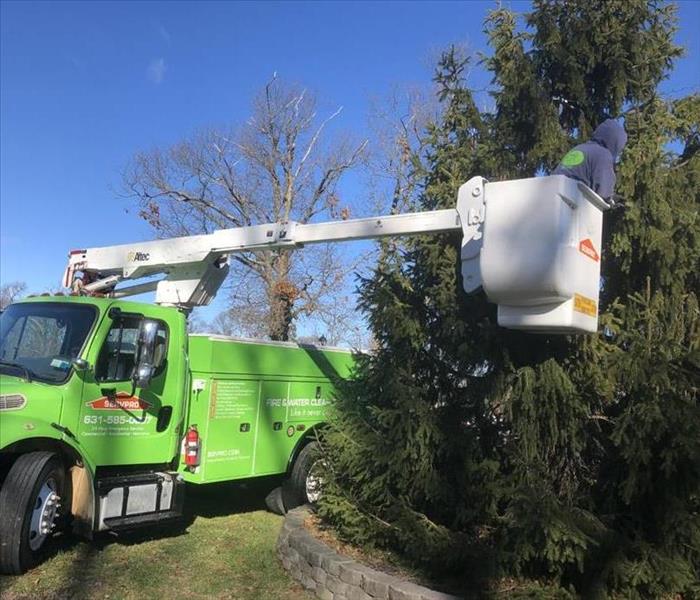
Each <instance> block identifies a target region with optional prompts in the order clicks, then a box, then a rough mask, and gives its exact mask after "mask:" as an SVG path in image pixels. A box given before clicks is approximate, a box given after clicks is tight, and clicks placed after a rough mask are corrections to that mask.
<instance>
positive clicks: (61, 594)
mask: <svg viewBox="0 0 700 600" xmlns="http://www.w3.org/2000/svg"><path fill="white" fill-rule="evenodd" d="M281 482H282V478H281V477H279V476H273V477H259V478H256V479H254V480H248V481H241V482H225V483H218V484H208V485H201V486H197V485H189V484H188V485H187V489H186V492H185V505H184V515H183V518H182V519H179V520H177V521H173V522H170V523H163V524H158V525H151V526H146V527H144V528H141V529H134V530H131V531H122V532H119V533H117V534H115V533H110V532H101V533H96V534H95V537H94V539H93V540H92V542H87V543H86V542H85V540H83V539H81V538H77V537H75V536H72V535H62V534H58V535H56V536H55V537H54V539H53V540H51V543H49V544H48V545H47V548H46V550H45V552H44V554H43V557H42V561H41V562H45V561H47V560H50V559H51V558H53V557H56V556H58V555H60V554H63V553H66V552H70V553H71V554H72V556H71V557H70V563H69V564H68V565H66V566H65V567H64V568H60V569H59V571H58V572H56V573H51V574H46V575H44V574H42V575H41V577H42V578H45V577H49V578H50V579H55V584H54V585H53V588H54V590H55V591H54V592H53V593H52V595H51V596H50V597H52V598H53V597H56V598H82V597H86V590H89V589H90V586H91V584H92V583H94V582H92V581H91V571H90V565H91V564H92V563H93V562H94V561H99V555H100V552H101V551H102V550H103V549H104V548H106V547H108V546H111V545H112V544H118V545H121V546H134V545H138V544H142V543H145V542H149V541H152V540H157V539H164V538H174V537H179V536H186V535H188V531H187V530H188V528H189V527H190V526H191V525H192V524H193V523H194V521H195V520H196V519H198V518H204V519H211V518H216V517H223V516H227V515H234V514H245V513H250V512H254V511H258V510H266V507H265V496H266V495H267V494H268V493H269V492H270V491H271V490H273V489H274V488H275V487H277V486H279V485H280V484H281ZM41 569H42V568H41V567H39V568H38V569H34V570H32V571H29V572H28V573H27V574H25V575H20V576H18V577H12V576H0V597H3V598H4V597H5V594H4V592H6V591H7V590H8V589H9V588H10V587H11V586H13V584H14V583H15V582H16V581H17V580H18V579H20V578H23V577H28V578H29V577H36V576H37V573H38V572H39V571H40V570H41ZM8 597H9V598H11V599H13V600H14V599H18V600H19V599H20V598H25V597H26V598H30V597H31V598H38V597H40V598H43V597H49V596H46V595H42V594H39V595H35V594H31V595H30V594H26V595H25V594H22V593H13V592H10V593H9V596H8Z"/></svg>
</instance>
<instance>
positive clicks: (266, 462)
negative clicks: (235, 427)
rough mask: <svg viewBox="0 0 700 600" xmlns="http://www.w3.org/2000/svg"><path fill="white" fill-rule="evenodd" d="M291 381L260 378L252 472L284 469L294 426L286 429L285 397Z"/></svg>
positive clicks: (286, 397) (291, 446)
mask: <svg viewBox="0 0 700 600" xmlns="http://www.w3.org/2000/svg"><path fill="white" fill-rule="evenodd" d="M290 386H291V383H290V382H288V381H263V382H262V387H261V401H260V416H259V419H258V435H257V438H256V444H255V464H254V469H255V474H256V475H267V474H273V473H284V472H285V471H286V470H287V464H288V461H289V455H290V454H291V452H292V450H293V449H294V444H295V443H296V439H297V435H296V428H293V429H292V430H291V435H290V430H289V422H288V420H287V412H288V407H287V399H288V397H289V388H290Z"/></svg>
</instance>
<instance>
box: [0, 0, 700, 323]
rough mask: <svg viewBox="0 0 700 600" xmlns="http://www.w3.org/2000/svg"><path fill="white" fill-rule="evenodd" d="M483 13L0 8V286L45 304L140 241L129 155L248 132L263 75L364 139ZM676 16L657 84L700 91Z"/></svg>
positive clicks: (317, 6)
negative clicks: (84, 263)
mask: <svg viewBox="0 0 700 600" xmlns="http://www.w3.org/2000/svg"><path fill="white" fill-rule="evenodd" d="M511 5H512V6H513V7H514V8H515V9H516V10H525V9H526V8H527V7H528V3H527V2H512V3H511ZM493 6H494V3H493V2H461V3H458V2H430V3H427V2H426V3H418V2H410V3H409V2H405V3H404V2H383V3H363V2H347V3H343V2H328V3H321V2H308V3H306V2H283V3H275V2H258V3H224V2H215V3H207V2H196V3H194V2H192V3H187V2H174V3H160V2H119V3H111V2H90V3H88V2H75V3H69V2H51V3H49V2H45V3H32V2H2V4H1V8H0V11H1V14H0V16H1V19H0V21H1V28H2V29H1V38H0V44H1V46H0V50H1V56H0V67H1V69H0V104H1V110H0V282H3V283H5V282H9V281H14V280H22V281H26V282H27V284H28V287H29V290H30V291H43V290H45V289H47V288H51V287H56V286H57V285H58V283H59V280H60V276H61V274H62V271H63V268H64V265H65V262H66V254H67V252H68V250H69V249H70V248H76V247H89V246H102V245H108V244H116V243H126V242H131V241H138V240H145V239H150V238H151V232H150V231H149V229H148V227H147V226H146V225H145V224H144V223H143V222H141V221H140V220H139V219H138V217H137V216H136V214H135V211H131V212H126V210H127V209H129V208H133V205H130V204H129V202H128V201H127V200H124V199H123V198H119V197H118V196H117V193H116V189H117V188H118V186H119V181H120V172H121V170H122V169H123V167H124V166H125V164H126V163H127V162H128V160H129V158H130V157H131V156H132V155H133V154H134V153H135V152H136V151H138V150H142V149H148V148H151V147H154V146H163V145H166V144H169V143H171V142H175V141H177V140H178V139H180V138H182V137H183V136H186V135H187V134H189V133H191V132H193V131H194V130H196V129H197V128H199V127H202V126H206V125H212V124H217V123H227V122H239V121H241V120H243V119H245V118H246V117H247V115H248V107H249V102H250V98H251V96H252V95H253V93H254V92H255V91H257V90H258V89H259V88H260V87H261V86H262V85H263V84H264V82H265V81H267V80H268V78H269V77H270V76H271V74H272V73H273V72H275V71H276V72H277V73H278V74H279V75H280V76H282V77H284V78H285V79H289V80H292V81H297V82H301V83H303V84H304V85H306V86H308V87H309V88H311V89H312V90H315V91H316V92H317V93H318V94H319V95H320V97H321V98H322V99H323V101H324V105H326V106H328V107H335V106H337V105H343V106H344V111H343V114H342V119H340V120H339V121H338V124H337V126H338V127H339V128H341V129H345V130H349V131H352V132H354V133H355V134H357V135H363V134H365V133H366V129H367V115H368V111H369V106H370V104H371V101H372V99H373V98H376V97H381V96H382V95H384V94H386V93H387V92H388V91H389V90H390V89H391V88H392V86H394V85H397V84H398V85H403V84H414V83H415V84H425V83H426V82H427V81H429V79H430V76H431V72H432V62H431V59H432V58H433V57H434V56H435V55H436V54H437V52H438V51H439V50H440V49H442V48H444V47H446V46H447V45H448V44H450V43H452V42H457V43H464V44H466V45H467V47H468V48H470V49H472V50H486V43H485V37H484V35H483V32H482V23H483V19H484V16H485V15H486V12H487V10H488V9H489V8H491V7H493ZM680 17H681V19H680V27H681V29H680V31H679V33H678V36H677V41H678V42H679V43H681V44H683V45H684V46H686V48H687V50H688V55H687V56H686V58H684V59H682V60H681V61H679V63H678V65H677V68H676V70H675V71H674V73H673V75H672V77H671V79H670V80H669V81H668V82H666V83H665V84H664V88H665V90H666V91H667V92H669V93H672V94H674V95H680V94H686V93H689V92H690V91H692V90H693V89H694V90H697V89H698V80H699V79H700V77H699V76H698V73H700V44H699V42H698V36H697V26H698V23H700V2H693V1H685V2H681V3H680ZM472 83H473V84H474V85H475V86H477V87H483V86H484V85H485V84H486V83H487V77H486V75H485V74H483V73H481V72H475V73H474V75H473V79H472ZM349 185H350V189H349V190H346V193H348V194H352V193H361V192H362V189H361V187H360V185H359V183H357V181H356V182H355V183H350V184H349ZM215 308H216V307H215ZM215 308H214V309H211V310H209V311H208V312H207V313H206V314H207V316H211V314H213V313H212V311H213V310H215Z"/></svg>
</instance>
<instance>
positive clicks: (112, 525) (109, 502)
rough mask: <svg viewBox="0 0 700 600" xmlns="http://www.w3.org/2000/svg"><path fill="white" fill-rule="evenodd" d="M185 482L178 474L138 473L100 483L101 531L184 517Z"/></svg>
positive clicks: (99, 515) (98, 493)
mask: <svg viewBox="0 0 700 600" xmlns="http://www.w3.org/2000/svg"><path fill="white" fill-rule="evenodd" d="M184 492H185V483H184V481H183V480H182V477H181V476H180V475H179V474H178V473H174V472H161V473H138V474H135V475H125V476H118V477H104V478H102V479H99V480H98V481H97V500H98V516H97V518H98V520H97V523H98V527H97V529H98V531H104V530H107V529H112V530H117V529H130V528H134V527H139V526H142V525H147V524H153V523H160V522H163V521H169V520H173V519H177V518H178V517H181V516H182V505H183V501H184Z"/></svg>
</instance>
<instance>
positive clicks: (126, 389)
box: [77, 310, 184, 466]
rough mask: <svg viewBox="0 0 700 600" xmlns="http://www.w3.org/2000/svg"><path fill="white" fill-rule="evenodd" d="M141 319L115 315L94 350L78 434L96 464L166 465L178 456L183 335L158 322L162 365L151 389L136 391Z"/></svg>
mask: <svg viewBox="0 0 700 600" xmlns="http://www.w3.org/2000/svg"><path fill="white" fill-rule="evenodd" d="M143 318H144V316H143V315H141V314H134V313H126V312H122V311H118V310H117V311H114V310H113V311H111V313H110V317H108V318H107V319H105V322H103V326H102V327H101V330H100V331H99V332H98V334H97V337H96V343H97V348H96V349H91V358H92V360H91V362H92V363H93V364H94V369H92V370H91V372H90V373H88V374H87V375H86V377H85V383H84V386H83V394H82V398H81V406H80V416H79V420H80V421H79V424H78V428H77V429H78V438H79V441H80V443H81V444H83V445H84V446H85V447H86V449H88V451H89V454H90V455H91V457H92V459H93V460H94V461H95V463H96V464H97V465H102V466H106V465H124V464H130V465H133V464H158V463H167V462H170V461H171V460H172V459H173V457H174V456H176V454H177V432H175V431H174V429H175V428H176V427H177V425H178V421H179V415H180V410H181V403H182V395H183V390H184V380H183V377H184V368H183V364H184V356H183V354H184V353H183V352H182V351H181V350H183V349H182V348H180V347H179V346H180V344H179V343H178V342H179V340H180V338H181V333H180V332H179V331H171V330H170V328H169V327H168V324H167V323H166V322H165V321H164V320H158V323H159V325H160V327H159V329H158V335H157V340H158V341H157V344H156V353H157V355H159V358H160V360H159V361H158V362H159V364H160V366H159V367H158V369H157V371H156V373H155V376H154V377H153V379H152V381H151V384H150V386H149V387H148V389H146V390H140V389H137V390H134V388H133V385H132V381H131V375H132V372H133V369H134V362H135V353H136V339H137V335H138V330H139V325H140V323H141V321H142V320H143ZM150 318H151V317H150V316H149V319H150ZM93 361H94V362H93Z"/></svg>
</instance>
